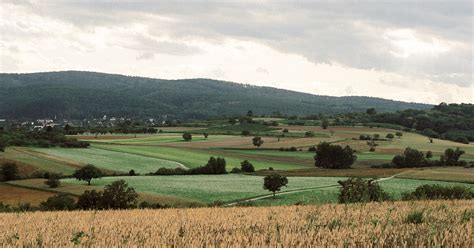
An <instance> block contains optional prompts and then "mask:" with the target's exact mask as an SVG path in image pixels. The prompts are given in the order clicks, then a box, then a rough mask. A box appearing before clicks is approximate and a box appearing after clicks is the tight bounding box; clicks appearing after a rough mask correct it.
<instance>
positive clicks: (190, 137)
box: [183, 133, 193, 141]
mask: <svg viewBox="0 0 474 248" xmlns="http://www.w3.org/2000/svg"><path fill="white" fill-rule="evenodd" d="M183 139H184V140H185V141H190V140H192V139H193V135H192V134H191V133H183Z"/></svg>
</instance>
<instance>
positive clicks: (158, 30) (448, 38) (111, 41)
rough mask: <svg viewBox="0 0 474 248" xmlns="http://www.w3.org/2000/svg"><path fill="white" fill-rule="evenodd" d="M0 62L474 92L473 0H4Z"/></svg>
mask: <svg viewBox="0 0 474 248" xmlns="http://www.w3.org/2000/svg"><path fill="white" fill-rule="evenodd" d="M0 16H1V18H0V71H1V72H37V71H58V70H87V71H100V72H109V73H119V74H126V75H138V76H146V77H154V78H165V79H177V78H213V79H222V80H228V81H234V82H240V83H249V84H255V85H264V86H273V87H278V88H285V89H291V90H297V91H302V92H308V93H313V94H319V95H334V96H342V95H365V96H378V97H383V98H390V99H397V100H404V101H414V102H426V103H439V102H442V101H444V102H471V103H472V102H474V83H473V3H472V2H471V1H456V0H454V1H446V2H443V1H404V0H396V1H395V0H394V1H256V0H253V1H212V2H209V1H192V0H188V1H174V3H170V2H166V1H161V2H158V1H153V3H150V2H147V1H98V0H95V1H93V0H91V1H49V0H43V1H22V0H13V1H9V0H0Z"/></svg>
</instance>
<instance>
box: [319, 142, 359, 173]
mask: <svg viewBox="0 0 474 248" xmlns="http://www.w3.org/2000/svg"><path fill="white" fill-rule="evenodd" d="M354 153H355V151H354V150H352V149H351V148H350V147H349V146H346V147H344V148H343V147H342V146H339V145H331V144H330V143H327V142H322V143H319V145H318V146H317V147H316V155H315V156H314V160H315V165H316V167H322V168H328V169H347V168H350V167H351V165H352V164H353V163H354V162H355V161H356V160H357V156H356V155H355V154H354Z"/></svg>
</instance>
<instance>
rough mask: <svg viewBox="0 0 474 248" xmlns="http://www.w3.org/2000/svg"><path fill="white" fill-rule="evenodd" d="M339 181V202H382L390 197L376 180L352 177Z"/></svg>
mask: <svg viewBox="0 0 474 248" xmlns="http://www.w3.org/2000/svg"><path fill="white" fill-rule="evenodd" d="M338 183H339V184H340V185H341V189H340V192H339V196H338V201H339V203H355V202H372V201H377V202H381V201H386V200H389V199H390V196H389V195H388V194H387V193H386V192H385V191H383V190H382V188H381V187H380V186H379V185H378V183H377V182H375V181H374V180H364V179H362V178H350V179H347V180H345V181H338Z"/></svg>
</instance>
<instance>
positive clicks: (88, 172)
mask: <svg viewBox="0 0 474 248" xmlns="http://www.w3.org/2000/svg"><path fill="white" fill-rule="evenodd" d="M73 176H74V177H75V178H76V179H77V180H79V181H86V182H87V184H88V185H91V180H92V179H93V178H101V177H102V171H101V170H99V169H97V168H96V167H95V166H94V165H91V164H88V165H86V166H84V167H82V168H80V169H78V170H76V171H75V172H74V174H73Z"/></svg>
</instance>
